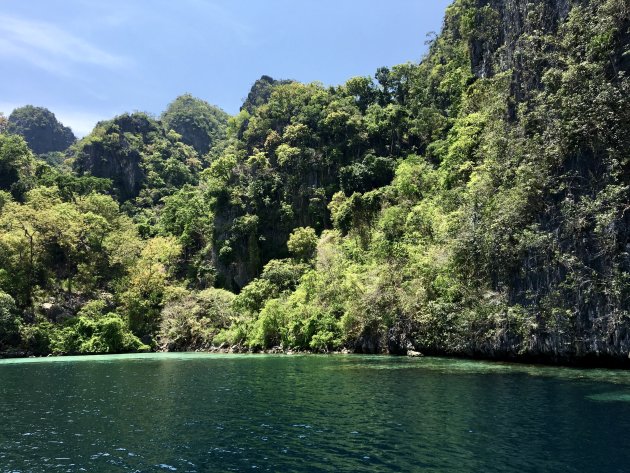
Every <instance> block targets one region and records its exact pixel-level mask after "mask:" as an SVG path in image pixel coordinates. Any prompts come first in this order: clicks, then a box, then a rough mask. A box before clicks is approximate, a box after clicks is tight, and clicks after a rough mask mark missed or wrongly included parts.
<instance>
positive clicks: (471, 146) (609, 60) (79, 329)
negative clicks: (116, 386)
mask: <svg viewBox="0 0 630 473" xmlns="http://www.w3.org/2000/svg"><path fill="white" fill-rule="evenodd" d="M629 14H630V9H629V8H628V6H627V3H626V2H624V1H623V0H590V1H586V2H578V1H570V0H557V1H554V0H540V1H536V2H526V1H524V0H517V1H514V2H498V1H494V0H457V1H455V2H454V3H453V4H452V5H451V6H450V7H449V8H448V10H447V12H446V17H445V22H444V28H443V31H442V33H441V34H440V35H439V36H438V37H436V38H434V39H432V41H431V43H430V49H429V52H428V54H427V56H426V57H425V58H424V59H423V60H422V61H421V62H420V63H419V64H411V63H408V64H402V65H398V66H394V67H391V68H385V67H384V68H380V69H379V70H378V71H376V73H375V75H374V78H371V77H355V78H352V79H350V80H348V81H347V82H346V83H345V84H342V85H339V86H335V87H325V86H323V85H321V84H318V83H311V84H302V83H298V82H292V81H276V80H274V79H272V78H270V77H267V76H263V77H262V78H261V79H259V80H258V81H256V83H255V84H254V85H253V87H252V90H251V91H250V93H249V95H248V97H247V99H246V101H245V103H244V105H243V107H242V109H241V111H240V113H239V114H238V115H236V116H234V117H230V118H229V121H227V124H226V116H225V114H223V112H221V111H219V110H217V109H215V108H214V107H211V106H209V105H208V104H207V103H205V102H203V101H201V100H198V99H194V98H193V97H191V96H189V95H185V96H182V97H180V98H178V99H176V100H175V102H173V104H171V106H170V107H169V110H167V111H166V112H165V113H164V114H163V116H162V121H157V120H155V119H152V118H151V117H148V116H147V115H145V114H138V113H136V114H132V115H123V116H121V117H117V118H115V119H114V120H112V121H108V122H103V123H100V124H98V125H97V127H96V128H95V130H94V131H93V132H92V134H90V135H89V136H88V137H86V138H84V139H83V140H81V141H80V142H78V143H77V144H76V145H75V146H74V147H72V148H71V151H70V155H69V160H68V163H70V164H72V170H68V169H66V168H64V166H61V167H59V166H56V165H55V164H54V163H53V164H52V165H51V164H50V163H49V164H46V163H43V162H41V160H40V161H38V160H36V158H35V157H34V156H33V155H32V153H31V152H30V151H29V150H28V148H27V147H26V145H25V144H24V142H23V141H22V140H21V139H20V138H18V137H15V136H10V135H7V134H6V133H4V134H2V135H0V166H2V169H3V172H2V174H1V176H2V181H1V182H0V189H1V190H2V193H0V209H1V210H0V290H1V291H3V292H1V293H0V314H2V315H0V323H1V324H2V326H1V327H0V346H3V347H7V346H12V347H16V348H21V349H24V350H28V351H30V352H33V353H44V352H55V353H75V352H112V351H126V350H137V349H144V348H145V346H150V347H152V348H157V347H161V348H163V349H169V350H185V349H211V348H213V347H214V348H216V347H219V346H221V347H223V348H227V347H232V348H233V349H234V350H250V349H251V350H262V349H270V348H274V347H280V348H282V349H299V350H313V351H322V352H326V351H331V350H339V349H343V348H345V349H349V350H351V351H356V352H364V353H377V352H389V353H393V354H405V353H407V352H409V351H411V350H413V351H420V352H423V353H434V354H452V355H466V356H484V357H494V358H518V359H533V360H544V361H555V362H569V361H575V360H599V361H600V362H607V361H611V360H616V361H617V362H619V363H622V362H624V361H625V362H626V363H627V360H628V353H629V352H630V277H629V276H628V275H629V274H630V256H629V248H630V246H629V245H630V211H629V210H628V209H629V202H628V200H629V199H628V196H629V195H630V162H629V159H630V156H629V155H628V150H629V149H630V133H629V132H630V130H629V129H628V126H629V124H630V103H629V100H628V97H630V94H629V92H630V79H629V78H628V70H629V69H630V60H629V58H630V32H629V28H630V18H629ZM64 163H65V161H64ZM4 170H6V171H4ZM109 182H111V183H112V186H111V187H109V186H108V183H109ZM3 301H4V302H3ZM94 304H97V306H98V307H100V308H101V309H99V312H98V315H97V316H92V315H90V316H88V315H86V314H87V312H86V310H87V309H85V308H86V307H94ZM90 310H91V309H90ZM88 312H89V311H88ZM90 313H92V312H90Z"/></svg>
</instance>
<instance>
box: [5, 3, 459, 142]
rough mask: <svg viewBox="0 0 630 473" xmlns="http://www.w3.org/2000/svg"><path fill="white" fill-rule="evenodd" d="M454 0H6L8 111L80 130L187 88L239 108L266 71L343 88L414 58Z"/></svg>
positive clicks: (155, 106) (151, 107)
mask: <svg viewBox="0 0 630 473" xmlns="http://www.w3.org/2000/svg"><path fill="white" fill-rule="evenodd" d="M450 3H451V0H390V1H388V2H382V1H376V0H361V1H359V0H177V1H174V0H107V1H96V0H64V1H59V2H57V1H54V2H53V1H50V0H28V1H25V0H0V77H2V87H0V111H1V112H4V113H5V114H6V115H8V114H9V113H10V112H11V110H12V109H13V108H14V107H16V106H20V105H25V104H32V105H41V106H45V107H48V108H50V109H51V110H52V111H53V112H55V114H56V115H57V117H58V118H59V119H60V120H62V121H63V122H64V123H65V124H66V125H69V126H71V127H72V128H73V130H74V131H75V132H76V133H77V134H79V135H84V134H86V133H88V132H89V131H90V130H91V128H92V127H93V125H94V124H95V123H96V122H97V121H98V120H102V119H107V118H111V117H113V116H114V115H117V114H120V113H122V112H126V111H135V110H140V111H145V112H149V113H151V114H156V115H158V114H160V113H161V112H162V110H164V108H166V106H167V105H168V103H169V102H170V101H172V100H173V99H174V98H175V97H177V96H178V95H180V94H182V93H185V92H190V93H192V94H193V95H195V96H197V97H200V98H203V99H204V100H207V101H208V102H210V103H213V104H215V105H218V106H219V107H221V108H223V109H224V110H226V111H227V112H229V113H236V112H237V111H238V109H239V107H240V105H241V103H242V101H243V99H244V97H245V96H246V95H247V92H248V91H249V88H250V86H251V84H252V83H253V82H254V81H255V80H256V79H257V78H259V77H260V76H261V75H263V74H267V75H270V76H272V77H274V78H279V79H295V80H299V81H303V82H310V81H320V82H323V83H324V84H327V85H328V84H329V85H332V84H340V83H343V82H345V81H346V80H347V79H348V78H350V77H353V76H359V75H373V73H374V72H375V70H376V68H377V67H380V66H384V65H386V66H391V65H394V64H399V63H403V62H407V61H413V62H417V61H419V60H420V59H421V57H422V55H423V54H424V53H425V50H426V46H425V45H424V42H425V40H426V35H427V33H429V32H431V31H436V32H437V31H439V29H440V27H441V24H442V19H443V16H444V11H445V9H446V7H447V6H448V4H450Z"/></svg>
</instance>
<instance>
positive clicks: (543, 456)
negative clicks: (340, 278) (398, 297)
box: [0, 354, 630, 473]
mask: <svg viewBox="0 0 630 473" xmlns="http://www.w3.org/2000/svg"><path fill="white" fill-rule="evenodd" d="M0 471H1V472H3V473H4V472H44V471H45V472H49V471H50V472H56V471H59V472H78V471H87V472H145V471H179V472H214V471H274V472H289V471H294V472H319V471H331V472H332V471H353V472H354V471H357V472H390V471H391V472H412V471H423V472H598V473H602V472H630V373H629V372H624V371H606V370H575V369H563V368H544V367H528V366H518V365H506V364H492V363H479V362H469V361H459V360H445V359H433V358H424V359H406V358H388V357H354V356H335V357H324V356H321V357H320V356H307V357H302V356H300V357H298V356H242V355H240V356H225V355H223V356H221V355H219V356H213V355H200V354H186V355H178V354H157V355H156V354H149V355H133V356H111V357H91V358H85V357H78V358H55V359H50V358H49V359H44V360H42V359H37V360H17V361H0Z"/></svg>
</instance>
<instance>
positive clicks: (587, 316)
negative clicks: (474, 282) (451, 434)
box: [469, 0, 630, 361]
mask: <svg viewBox="0 0 630 473" xmlns="http://www.w3.org/2000/svg"><path fill="white" fill-rule="evenodd" d="M617 3H618V4H617V5H615V4H614V2H603V1H599V2H597V1H591V2H588V1H580V0H538V1H531V0H506V1H499V0H478V1H477V12H476V20H477V21H479V22H481V23H484V22H485V23H486V24H487V25H489V29H488V31H489V33H488V34H487V35H484V34H477V35H476V36H474V35H473V36H472V37H471V38H470V40H469V48H470V56H471V67H472V71H473V73H474V74H475V76H476V77H477V78H479V79H485V78H491V77H493V76H495V75H496V74H498V73H501V72H505V71H511V73H512V79H511V87H510V95H511V97H510V98H511V104H510V110H509V113H508V115H509V117H510V120H511V121H512V122H518V121H520V120H524V119H527V118H528V117H529V116H531V115H529V114H528V112H523V108H521V112H520V114H523V113H524V115H519V114H517V112H516V110H517V109H518V107H519V105H520V106H523V105H525V106H526V107H527V108H526V109H525V110H527V109H529V110H530V111H532V112H533V113H532V114H536V113H538V112H537V111H536V107H541V106H542V105H543V104H544V106H546V107H548V112H547V113H549V114H550V115H551V116H554V117H555V116H557V117H558V118H557V119H556V120H555V121H554V120H553V119H549V118H548V117H546V118H545V119H546V120H548V123H549V124H551V127H552V128H549V125H548V127H547V128H546V129H537V128H536V127H532V128H531V129H530V130H527V129H526V130H527V131H528V132H529V133H531V137H530V138H533V137H534V136H536V135H538V136H542V137H545V136H547V137H554V140H555V141H556V142H558V143H561V147H560V148H559V149H558V150H555V151H554V153H555V155H554V157H553V161H551V165H552V167H551V171H550V175H549V183H548V184H547V185H546V186H545V189H544V191H543V194H542V195H541V196H540V201H539V204H535V203H533V204H532V209H535V211H534V213H533V214H532V217H531V220H530V223H529V224H530V225H531V228H535V229H536V231H537V232H539V233H540V235H545V237H544V238H545V239H546V241H545V243H544V244H543V243H540V244H539V245H538V247H530V248H528V249H527V250H525V251H523V253H522V255H521V258H520V259H519V260H518V261H517V262H516V264H514V265H513V266H510V267H509V269H507V270H505V268H503V269H495V270H494V271H493V272H492V274H491V277H492V280H493V286H494V287H493V288H494V289H495V290H497V291H500V290H505V291H506V292H507V294H508V299H509V303H510V304H513V305H514V304H518V305H520V306H522V307H526V308H528V309H529V310H531V311H533V312H534V313H540V312H545V311H547V312H548V313H549V314H552V313H554V311H556V313H557V314H558V316H557V317H556V320H557V321H558V322H557V323H558V324H559V325H558V326H554V323H553V322H551V321H549V320H546V322H545V324H546V325H547V328H546V329H543V330H539V333H538V335H537V336H535V337H533V338H532V339H531V340H530V343H529V345H528V347H527V356H529V357H532V358H540V359H553V360H556V361H570V360H575V359H579V358H581V357H584V358H593V357H610V358H611V359H623V358H625V357H627V356H628V354H630V330H629V329H628V322H627V321H628V314H629V312H628V311H629V309H630V289H629V287H628V277H627V275H628V274H630V212H628V210H627V206H625V207H624V205H625V204H623V202H624V201H627V195H628V194H627V193H628V189H629V188H630V166H629V163H628V156H627V154H625V155H624V154H623V153H622V154H620V153H619V151H620V150H624V149H625V150H627V149H629V148H630V140H629V139H628V136H627V126H628V123H630V114H629V113H628V99H627V86H628V84H627V79H626V73H627V71H628V64H629V61H628V55H629V53H628V51H629V50H630V20H629V15H628V11H629V10H628V7H627V5H626V6H625V7H624V6H623V2H617ZM574 8H575V9H576V10H575V11H578V9H579V13H577V14H576V15H574V16H575V18H578V17H579V20H575V18H574V21H573V22H572V23H571V24H569V22H570V21H571V19H570V17H571V15H572V9H574ZM624 8H625V10H624ZM603 9H608V10H609V11H610V12H609V13H607V16H606V17H607V18H608V19H609V21H610V23H611V24H610V25H606V28H605V29H602V32H601V35H596V34H593V33H591V34H592V37H591V38H588V39H589V40H590V41H591V43H590V44H589V43H586V44H587V47H586V48H585V47H584V45H583V44H575V49H573V45H571V44H569V43H568V40H567V38H568V37H569V35H570V34H575V35H576V38H577V39H580V40H581V41H584V40H586V39H587V38H583V37H580V35H583V34H585V33H584V32H585V31H589V29H588V28H591V27H589V26H587V25H588V22H589V21H591V22H595V23H597V22H598V21H599V20H597V19H596V18H598V16H597V15H598V12H600V11H602V10H603ZM575 11H574V12H573V13H575ZM492 25H494V26H495V28H494V29H493V28H492ZM481 31H483V28H482V29H481ZM591 31H592V28H591ZM601 38H605V39H601ZM596 40H601V41H605V42H606V43H607V44H610V45H612V46H609V47H610V48H611V49H612V54H611V53H609V54H608V55H607V56H606V57H605V58H601V57H598V54H597V49H596V47H595V46H593V44H594V43H595V41H596ZM579 70H581V71H582V74H583V75H582V76H581V77H579V78H576V77H575V76H574V75H572V74H574V72H573V71H579ZM553 74H556V75H557V77H562V80H563V81H564V82H562V83H561V85H557V84H555V83H553V81H551V80H549V79H548V78H546V77H545V76H546V75H547V77H550V76H553ZM624 90H626V92H625V93H624ZM549 104H554V105H552V106H549ZM594 110H598V111H597V112H594ZM591 114H592V115H591ZM604 117H606V118H604ZM604 123H605V125H603V124H604ZM556 124H557V126H558V129H554V128H553V127H555V126H556ZM567 124H573V126H572V127H568V128H565V129H563V130H561V128H560V127H566V125H567ZM624 128H625V132H624ZM545 154H548V156H552V153H551V152H549V150H541V156H540V157H539V158H537V159H535V160H534V162H537V164H536V165H537V166H540V167H541V168H542V167H543V166H548V165H549V164H550V162H549V161H548V162H545V161H544V159H546V158H543V156H544V155H545ZM547 159H548V158H547ZM624 195H625V196H626V197H625V198H624V197H623V196H624ZM518 230H519V229H514V232H517V231H518ZM560 314H562V315H560ZM566 314H570V315H568V316H566ZM516 345H518V340H516V339H515V338H513V337H508V338H506V339H504V340H502V341H500V342H499V343H498V344H497V345H495V346H494V347H492V346H478V347H474V348H471V353H473V352H478V353H480V354H483V355H484V356H491V357H493V356H499V355H500V354H503V355H506V354H509V353H511V351H512V350H513V347H514V346H516Z"/></svg>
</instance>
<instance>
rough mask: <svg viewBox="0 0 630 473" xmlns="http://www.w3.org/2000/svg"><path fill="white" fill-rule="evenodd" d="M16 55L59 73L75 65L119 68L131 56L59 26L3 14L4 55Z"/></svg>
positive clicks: (0, 28)
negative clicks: (103, 48) (96, 44)
mask: <svg viewBox="0 0 630 473" xmlns="http://www.w3.org/2000/svg"><path fill="white" fill-rule="evenodd" d="M2 56H4V57H12V58H14V59H19V60H23V61H26V62H28V63H30V64H31V65H32V66H35V67H37V68H40V69H43V70H46V71H48V72H51V73H54V74H57V75H63V76H67V75H71V74H72V67H73V66H75V65H79V64H81V65H85V64H88V65H95V66H99V67H104V68H108V69H118V68H122V67H126V66H128V65H129V62H130V61H129V59H128V58H125V57H123V56H118V55H115V54H111V53H109V52H107V51H104V50H102V49H100V48H98V47H97V46H95V45H93V44H92V43H90V42H89V41H86V40H85V39H82V38H80V37H78V36H75V35H73V34H71V33H69V32H67V31H64V30H63V29H61V28H59V27H58V26H56V25H53V24H50V23H46V22H42V21H31V20H24V19H21V18H17V17H13V16H8V15H1V14H0V57H2Z"/></svg>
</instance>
